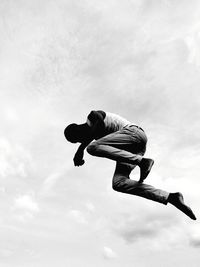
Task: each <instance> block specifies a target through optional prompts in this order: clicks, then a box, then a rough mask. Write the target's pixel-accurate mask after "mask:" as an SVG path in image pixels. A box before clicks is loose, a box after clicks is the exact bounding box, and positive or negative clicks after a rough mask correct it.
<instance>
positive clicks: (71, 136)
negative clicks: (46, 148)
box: [64, 123, 79, 143]
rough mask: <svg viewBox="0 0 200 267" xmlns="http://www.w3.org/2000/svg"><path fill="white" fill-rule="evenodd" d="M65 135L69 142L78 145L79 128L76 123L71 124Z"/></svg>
mask: <svg viewBox="0 0 200 267" xmlns="http://www.w3.org/2000/svg"><path fill="white" fill-rule="evenodd" d="M64 135H65V138H66V139H67V141H69V142H71V143H76V142H77V139H78V135H79V127H78V125H77V124H76V123H72V124H69V125H68V126H67V127H66V128H65V130H64Z"/></svg>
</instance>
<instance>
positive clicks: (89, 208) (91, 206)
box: [85, 202, 95, 212]
mask: <svg viewBox="0 0 200 267" xmlns="http://www.w3.org/2000/svg"><path fill="white" fill-rule="evenodd" d="M85 206H86V208H87V210H88V211H89V212H94V211H95V206H94V204H93V203H92V202H87V203H86V204H85Z"/></svg>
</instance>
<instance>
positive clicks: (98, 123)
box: [74, 110, 106, 166]
mask: <svg viewBox="0 0 200 267" xmlns="http://www.w3.org/2000/svg"><path fill="white" fill-rule="evenodd" d="M105 115H106V114H105V112H104V111H94V110H93V111H91V112H90V114H89V115H88V117H87V122H88V125H89V126H90V131H89V132H88V135H87V136H86V137H85V140H84V141H83V142H82V143H81V144H80V146H79V148H78V150H77V152H76V154H75V156H74V165H75V166H82V165H83V164H84V160H83V155H84V150H85V148H86V147H87V146H88V145H89V144H90V143H91V142H92V141H93V140H94V139H95V136H96V135H98V133H99V132H100V131H102V130H103V128H104V118H105Z"/></svg>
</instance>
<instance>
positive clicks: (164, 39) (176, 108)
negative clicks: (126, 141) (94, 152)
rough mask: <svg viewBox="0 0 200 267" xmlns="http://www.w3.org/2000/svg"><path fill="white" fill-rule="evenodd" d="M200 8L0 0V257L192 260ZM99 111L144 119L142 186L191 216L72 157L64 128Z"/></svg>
mask: <svg viewBox="0 0 200 267" xmlns="http://www.w3.org/2000/svg"><path fill="white" fill-rule="evenodd" d="M199 18H200V2H199V1H197V0H191V1H186V0H182V1H177V0H173V1H172V0H160V1H157V0H124V1H119V0H102V1H97V0H82V1H80V0H76V1H73V0H48V1H47V0H43V1H39V0H26V1H25V0H1V1H0V35H1V38H0V77H1V78H0V121H1V128H0V239H1V243H0V266H1V267H44V266H48V267H54V266H59V267H68V266H69V267H82V266H84V267H93V266H96V267H102V266H105V267H107V266H108V267H113V266H115V267H121V266H125V267H132V266H135V267H146V266H154V267H160V266H162V267H171V266H181V267H188V266H190V267H197V266H199V264H198V263H199V261H200V253H199V249H200V224H199V218H200V211H199V203H200V195H199V187H200V180H199V173H200V164H199V163H200V137H199V131H200V125H199V118H200V95H199V84H200V19H199ZM98 109H102V110H105V111H109V112H113V113H116V114H119V115H121V116H123V117H125V118H126V119H128V120H130V121H131V122H133V123H135V124H137V125H140V126H141V127H142V128H144V129H145V131H146V133H147V136H148V146H147V152H146V155H147V157H151V158H153V159H154V160H155V164H154V167H153V169H152V172H151V174H150V175H149V177H148V179H147V180H146V183H149V184H151V185H153V186H155V187H157V188H161V189H163V190H166V191H168V192H178V191H180V192H182V193H183V195H184V199H185V201H186V204H188V205H189V206H191V207H192V209H193V211H194V213H195V214H196V217H197V221H192V220H191V219H190V218H188V217H187V216H185V215H184V214H183V213H181V212H180V211H178V210H177V209H175V208H174V207H172V206H170V205H167V206H165V205H162V204H159V203H155V202H152V201H149V200H147V199H142V198H139V197H136V196H131V195H126V194H121V193H118V192H115V191H113V190H112V176H113V172H114V168H115V162H114V161H111V160H107V159H103V158H97V157H92V156H90V155H89V154H87V152H85V164H84V165H83V166H82V167H79V168H78V167H74V166H73V156H74V153H75V152H76V149H77V147H78V146H77V144H70V143H68V142H66V140H65V139H64V135H63V130H64V128H65V127H66V125H68V124H69V123H72V122H76V123H83V122H85V121H86V117H87V115H88V113H89V112H90V111H91V110H98ZM138 178H139V169H138V168H136V169H135V170H134V172H133V173H132V174H131V179H136V180H137V179H138Z"/></svg>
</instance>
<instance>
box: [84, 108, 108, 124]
mask: <svg viewBox="0 0 200 267" xmlns="http://www.w3.org/2000/svg"><path fill="white" fill-rule="evenodd" d="M105 117H106V112H105V111H103V110H92V111H91V112H90V113H89V115H88V117H87V118H88V119H89V120H90V121H91V122H93V121H96V120H97V119H105Z"/></svg>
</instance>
